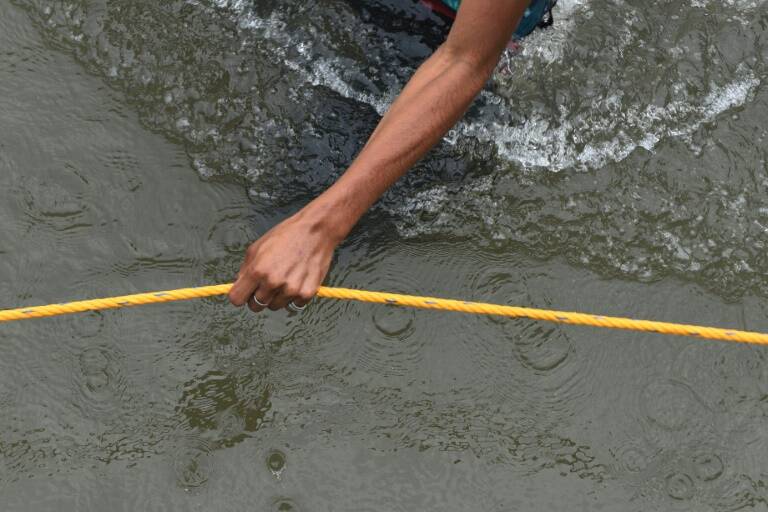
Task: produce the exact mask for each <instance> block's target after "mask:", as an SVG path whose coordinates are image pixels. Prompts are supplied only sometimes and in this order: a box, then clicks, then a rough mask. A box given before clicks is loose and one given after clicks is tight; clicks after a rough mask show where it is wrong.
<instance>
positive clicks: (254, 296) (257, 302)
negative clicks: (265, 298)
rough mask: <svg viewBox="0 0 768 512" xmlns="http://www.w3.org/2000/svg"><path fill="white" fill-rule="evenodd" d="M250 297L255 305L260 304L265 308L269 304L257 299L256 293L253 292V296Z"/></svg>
mask: <svg viewBox="0 0 768 512" xmlns="http://www.w3.org/2000/svg"><path fill="white" fill-rule="evenodd" d="M251 298H252V299H253V302H255V303H256V305H257V306H260V307H262V308H266V307H268V306H269V303H267V304H264V303H263V302H261V301H260V300H259V299H257V298H256V294H255V293H254V294H253V297H251Z"/></svg>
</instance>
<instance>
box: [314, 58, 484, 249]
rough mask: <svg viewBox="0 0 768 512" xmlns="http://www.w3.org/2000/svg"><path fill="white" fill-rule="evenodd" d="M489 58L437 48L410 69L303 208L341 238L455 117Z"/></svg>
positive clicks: (478, 82) (471, 95) (478, 87)
mask: <svg viewBox="0 0 768 512" xmlns="http://www.w3.org/2000/svg"><path fill="white" fill-rule="evenodd" d="M492 69H493V63H492V62H491V63H479V62H473V61H470V60H466V59H463V58H461V57H459V56H456V55H455V54H453V53H452V52H451V50H450V49H448V48H446V47H441V48H440V49H438V50H437V51H436V52H435V53H434V54H433V55H432V56H431V57H430V58H429V59H428V60H427V61H426V62H425V63H424V64H423V65H422V66H421V67H420V68H419V70H418V71H417V72H416V74H414V76H413V78H412V79H411V80H410V82H409V83H408V85H407V86H406V87H405V89H404V90H403V91H402V93H401V94H400V96H399V97H398V98H397V100H396V101H395V102H394V103H393V104H392V106H391V107H390V109H389V111H388V112H387V113H386V115H385V116H384V117H383V118H382V120H381V122H380V123H379V125H378V127H377V128H376V130H375V131H374V133H373V134H372V135H371V137H370V139H369V140H368V143H367V144H366V145H365V147H364V148H363V150H362V151H361V152H360V154H359V155H358V157H357V158H356V159H355V161H354V162H353V163H352V165H351V166H350V167H349V169H348V170H347V172H346V173H345V174H344V175H343V176H342V177H341V178H340V179H339V180H338V181H337V182H336V183H335V184H334V185H333V186H332V187H331V188H329V189H328V190H327V191H326V192H324V193H323V194H322V195H321V196H319V197H318V198H317V199H315V200H314V201H313V202H312V203H310V204H309V205H308V206H307V208H306V210H307V214H309V215H311V216H312V217H313V218H314V220H316V221H317V222H318V223H319V224H322V225H323V229H328V230H330V232H331V236H334V237H337V238H338V239H339V240H341V239H343V238H344V237H345V236H346V235H347V233H348V232H349V231H350V230H351V229H352V227H353V226H354V225H355V223H356V222H357V221H358V219H359V218H360V216H362V215H363V213H365V211H366V210H368V208H370V206H371V205H372V204H373V203H374V202H376V200H377V199H378V198H379V197H381V195H382V194H383V193H384V192H385V191H386V190H387V189H388V188H389V187H390V186H392V184H393V183H394V182H395V181H397V179H398V178H400V177H401V176H402V175H403V174H405V173H406V172H407V171H408V169H409V168H410V167H411V166H412V165H413V164H414V163H416V162H417V161H418V160H419V159H421V157H423V156H424V154H425V153H426V152H427V151H429V149H430V148H431V147H432V146H433V145H434V144H435V143H437V141H439V140H440V138H441V137H442V136H443V135H444V134H445V133H446V132H447V131H448V130H449V129H450V128H451V127H452V126H453V125H454V124H455V123H456V121H458V119H459V118H460V117H461V115H462V114H463V113H464V111H465V110H466V109H467V107H468V106H469V104H470V103H471V102H472V100H473V99H474V97H475V96H476V95H477V94H478V92H479V91H480V90H481V89H482V87H483V84H484V83H485V81H486V80H487V79H488V76H489V75H490V72H491V70H492Z"/></svg>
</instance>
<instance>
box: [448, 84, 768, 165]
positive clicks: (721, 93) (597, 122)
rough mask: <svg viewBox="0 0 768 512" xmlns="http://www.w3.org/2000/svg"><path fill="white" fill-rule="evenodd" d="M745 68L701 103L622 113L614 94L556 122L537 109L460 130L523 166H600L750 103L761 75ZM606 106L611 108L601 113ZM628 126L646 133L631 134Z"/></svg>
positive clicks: (468, 124) (688, 132)
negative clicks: (516, 119)
mask: <svg viewBox="0 0 768 512" xmlns="http://www.w3.org/2000/svg"><path fill="white" fill-rule="evenodd" d="M740 73H741V76H739V77H738V78H736V79H734V80H733V81H732V82H729V83H727V84H726V85H724V86H722V87H718V86H716V85H712V86H711V87H710V92H709V93H708V94H707V96H706V97H705V98H704V99H703V100H702V102H701V104H699V105H695V104H693V103H687V102H684V101H680V100H677V101H672V102H670V103H669V104H667V105H666V106H665V107H657V106H655V105H650V106H648V107H645V108H644V109H641V108H638V107H633V106H629V107H625V111H624V112H622V113H621V114H614V112H615V109H614V108H612V104H613V103H614V102H615V101H616V98H615V97H613V96H611V97H607V98H605V99H603V100H602V101H598V102H596V103H595V105H594V108H593V109H592V110H591V112H590V113H588V114H582V115H579V116H576V117H572V116H571V115H570V114H569V113H567V112H565V111H561V112H560V115H559V118H558V119H557V126H556V127H552V126H551V125H550V121H549V120H548V119H546V118H545V117H544V116H542V115H541V114H539V113H536V112H533V113H531V114H530V115H529V117H528V118H527V119H526V120H525V121H524V122H523V123H522V124H521V125H518V126H511V125H507V124H502V123H498V122H495V121H490V122H488V121H482V122H479V121H464V122H462V123H460V124H459V126H458V127H457V131H458V132H460V133H461V134H463V135H465V136H473V137H477V138H478V139H479V140H482V141H486V142H489V143H493V144H495V145H496V148H497V150H498V153H499V155H500V156H501V157H502V158H504V159H506V160H508V161H511V162H517V163H518V164H520V165H522V166H523V167H527V168H531V167H544V168H547V169H549V170H553V171H560V170H563V169H568V168H578V169H586V168H589V169H597V168H600V167H603V166H604V165H605V164H607V163H609V162H612V161H613V162H619V161H621V160H623V159H625V158H627V157H628V156H629V155H630V154H631V153H632V152H633V151H634V150H635V149H637V148H644V149H646V150H648V151H652V150H653V149H654V148H655V147H656V145H657V144H658V143H659V141H661V140H663V139H664V138H666V137H686V136H689V135H691V134H693V133H694V132H695V131H696V130H698V129H699V128H700V127H701V126H702V125H703V124H705V123H709V122H712V121H713V120H714V119H715V118H716V117H718V116H719V115H720V114H722V113H723V112H725V111H727V110H729V109H731V108H734V107H736V106H740V105H743V104H744V103H746V101H747V100H748V98H749V97H750V95H751V94H752V93H753V92H754V91H755V90H756V89H757V87H758V86H759V85H760V80H759V79H758V78H756V77H755V76H754V74H753V73H752V72H751V71H748V70H741V72H740ZM605 112H608V114H607V115H604V116H603V117H601V116H600V114H601V113H605ZM629 131H631V132H635V133H638V132H639V133H641V134H642V135H640V136H635V137H631V136H630V135H628V133H627V132H629ZM582 138H583V139H586V140H587V142H586V143H585V144H584V145H583V147H581V148H580V147H579V146H580V145H579V144H576V143H574V142H573V141H574V140H579V139H582ZM600 139H609V140H603V141H600ZM590 140H591V141H590Z"/></svg>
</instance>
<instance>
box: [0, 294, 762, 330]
mask: <svg viewBox="0 0 768 512" xmlns="http://www.w3.org/2000/svg"><path fill="white" fill-rule="evenodd" d="M230 288H232V285H231V284H219V285H213V286H201V287H198V288H181V289H178V290H168V291H162V292H150V293H138V294H135V295H123V296H120V297H109V298H104V299H91V300H83V301H78V302H67V303H64V304H50V305H47V306H33V307H26V308H18V309H6V310H0V322H10V321H14V320H24V319H29V318H41V317H48V316H58V315H66V314H70V313H81V312H84V311H97V310H101V309H114V308H125V307H130V306H139V305H142V304H155V303H160V302H172V301H178V300H188V299H199V298H203V297H213V296H217V295H226V294H227V293H229V290H230ZM317 297H323V298H328V299H342V300H357V301H362V302H374V303H379V304H392V305H395V306H405V307H414V308H422V309H436V310H441V311H459V312H462V313H473V314H478V315H499V316H507V317H514V318H530V319H532V320H546V321H548V322H556V323H561V324H572V325H589V326H592V327H607V328H611V329H627V330H632V331H644V332H655V333H660V334H673V335H678V336H695V337H698V338H707V339H712V340H722V341H734V342H739V343H752V344H757V345H768V334H762V333H758V332H748V331H738V330H734V329H718V328H716V327H703V326H698V325H686V324H675V323H668V322H654V321H650V320H634V319H631V318H621V317H614V316H602V315H591V314H586V313H575V312H569V311H553V310H547V309H534V308H524V307H518V306H502V305H499V304H487V303H482V302H466V301H461V300H451V299H440V298H437V297H419V296H414V295H401V294H396V293H386V292H372V291H366V290H353V289H349V288H329V287H325V286H321V287H320V289H319V290H318V291H317Z"/></svg>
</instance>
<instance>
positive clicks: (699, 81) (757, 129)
mask: <svg viewBox="0 0 768 512" xmlns="http://www.w3.org/2000/svg"><path fill="white" fill-rule="evenodd" d="M558 10H559V14H558V17H557V20H558V23H557V24H556V25H555V28H553V29H552V30H548V31H545V32H540V33H537V34H536V35H535V36H534V37H533V38H531V39H530V40H527V41H526V42H525V45H524V47H523V50H522V55H521V56H518V57H515V58H509V57H505V59H504V61H503V62H502V64H501V65H500V68H499V70H498V72H497V74H496V75H495V77H494V79H493V80H492V81H491V83H489V84H488V87H487V88H486V90H485V91H484V93H483V94H482V96H481V98H480V99H479V101H478V102H477V103H476V104H475V105H474V106H473V107H472V109H471V110H470V112H469V113H468V115H467V117H466V118H465V120H464V121H462V123H461V124H460V125H459V126H458V127H457V128H456V129H455V130H453V131H452V132H451V133H450V134H449V135H448V136H447V137H446V138H445V140H444V143H443V144H442V145H441V146H440V147H438V148H437V149H436V150H435V151H433V152H432V153H431V154H430V156H429V157H428V158H427V159H426V161H425V162H423V163H422V164H420V165H419V166H418V167H417V169H416V170H415V171H414V172H413V173H411V174H410V175H409V177H408V178H407V179H405V180H403V183H401V184H399V185H398V186H397V187H396V188H395V189H394V190H393V191H391V192H390V193H389V194H387V196H386V197H385V198H384V200H383V201H382V202H381V203H380V204H379V205H378V206H377V207H376V209H375V210H374V211H373V212H372V213H371V215H369V216H368V217H366V218H365V219H364V220H363V221H362V223H361V226H360V229H359V230H358V231H357V232H356V233H355V234H354V235H353V237H352V238H351V239H350V241H348V242H347V243H346V244H345V246H344V247H343V248H342V249H341V250H340V252H339V256H338V261H337V263H336V266H335V268H334V270H333V272H332V274H331V276H330V278H329V280H330V282H331V283H332V284H344V285H348V286H356V287H361V288H370V289H382V290H391V291H394V292H406V293H409V292H416V293H423V294H427V295H438V296H449V297H461V298H467V299H477V300H484V301H492V302H499V303H508V304H525V305H533V306H540V307H554V308H558V309H576V310H587V311H595V312H599V313H604V314H631V315H633V316H638V317H648V318H659V319H661V320H677V321H688V322H699V323H709V324H713V325H732V326H734V327H738V328H745V329H751V330H768V321H767V320H765V318H766V307H765V303H764V301H763V300H762V298H760V297H762V296H764V295H765V278H764V276H765V275H766V270H768V268H766V265H767V263H766V259H765V258H764V256H763V252H764V249H765V247H764V244H765V243H766V238H765V237H766V228H765V227H764V226H765V225H766V222H768V221H766V219H764V217H765V216H766V211H768V210H766V209H767V208H768V205H767V204H765V201H766V199H765V198H766V194H765V187H766V186H767V185H768V181H766V179H765V173H766V153H765V149H764V144H762V142H764V141H765V138H766V133H767V132H766V129H765V126H764V118H765V113H766V104H767V103H766V100H767V99H768V97H766V93H765V85H764V84H765V83H766V76H767V75H766V67H765V58H764V53H765V41H766V38H765V27H766V21H767V20H766V11H765V2H762V1H759V0H744V1H732V2H726V3H721V2H708V1H699V0H695V1H694V0H691V1H685V2H677V3H669V4H663V5H654V6H653V8H649V7H648V6H647V3H641V2H634V1H627V2H622V3H619V4H616V3H612V2H607V1H602V0H590V1H587V0H572V1H567V0H560V2H559V4H558ZM446 29H447V27H446V26H445V24H444V22H443V21H442V20H440V19H438V18H437V17H435V16H434V15H432V14H430V13H429V12H427V11H425V10H424V9H423V8H422V7H421V6H420V5H419V4H418V3H417V2H415V1H411V0H373V1H370V2H364V3H359V2H349V1H345V0H334V1H330V2H303V3H295V4H292V3H290V2H288V3H285V2H283V3H270V2H241V1H229V2H227V1H213V0H210V1H208V0H196V1H181V0H168V1H164V2H159V3H158V2H148V1H146V2H145V1H117V2H105V1H103V0H67V1H63V2H59V1H56V2H53V1H49V0H16V1H15V3H14V5H13V6H11V5H9V4H7V3H6V4H5V5H2V6H0V48H4V51H3V52H0V119H2V120H3V121H2V123H0V218H1V219H2V220H3V226H4V228H3V230H2V232H1V233H0V301H2V303H1V304H0V307H11V306H16V305H19V304H31V303H47V302H52V301H58V300H64V299H67V298H75V297H81V296H98V295H102V294H105V293H121V292H126V293H127V292H132V291H138V290H146V289H159V288H166V287H177V286H187V285H194V284H198V283H209V282H219V281H228V280H230V279H231V277H232V275H233V274H234V272H235V271H236V269H237V266H238V264H239V259H240V254H241V253H242V250H243V249H244V247H246V245H247V243H248V242H249V241H250V240H252V239H253V238H254V237H256V236H257V235H258V234H259V233H261V232H263V231H264V230H265V229H266V228H268V227H269V226H271V225H272V224H274V223H275V222H276V221H277V220H279V219H281V218H283V217H284V216H285V215H286V214H288V213H289V212H290V211H293V210H295V208H297V207H298V205H299V204H301V202H303V201H305V200H306V199H307V198H308V197H310V196H311V195H313V194H316V193H318V192H319V191H320V190H321V189H322V188H323V187H324V186H326V185H327V184H328V183H330V182H331V181H332V180H333V179H334V178H335V176H337V175H338V173H339V172H341V170H342V169H343V167H344V165H345V164H346V163H347V162H348V161H349V160H350V158H351V157H352V156H353V155H354V153H355V151H357V149H358V148H359V147H360V145H361V144H362V143H363V142H364V138H365V134H367V133H368V132H370V130H371V129H372V127H373V126H374V124H375V122H376V120H377V119H378V116H379V115H380V114H381V113H382V112H383V111H384V110H385V109H386V107H387V105H388V103H389V101H391V99H392V98H393V97H394V95H395V94H396V93H397V91H398V90H399V89H400V87H402V84H403V83H404V81H405V80H406V79H407V77H408V76H409V74H410V73H411V72H412V71H413V69H414V68H415V67H416V66H417V65H418V63H419V62H420V61H421V60H422V59H423V58H424V57H425V56H426V55H428V54H429V52H430V51H431V49H432V48H434V47H436V46H437V45H438V44H439V43H440V41H441V40H442V38H443V37H444V34H445V31H446ZM73 56H74V58H75V59H76V60H75V59H73ZM76 61H77V62H76ZM78 62H79V64H78ZM105 84H106V86H105ZM190 164H191V165H190ZM0 340H2V344H3V345H2V346H3V350H2V357H0V418H2V419H0V493H2V496H3V502H4V504H5V505H4V506H5V509H7V510H53V509H56V510H105V509H108V508H115V507H117V508H118V509H127V510H142V509H143V510H154V509H158V508H164V509H167V510H190V509H201V510H202V509H206V510H254V509H257V510H313V509H334V510H381V508H382V504H387V506H389V507H390V508H392V509H393V510H433V509H445V510H475V509H488V510H540V509H562V510H592V509H594V508H597V507H598V506H603V507H604V508H609V509H611V510H613V509H615V510H635V509H643V510H657V509H658V510H669V509H672V510H678V509H681V510H735V509H740V508H744V507H748V506H750V505H751V506H753V507H754V506H765V504H766V493H765V488H766V483H765V481H764V477H763V473H764V472H763V470H762V468H763V466H764V460H765V457H766V455H768V438H767V437H766V436H765V435H764V429H763V428H762V423H763V420H764V417H765V415H766V414H767V413H768V410H766V408H765V405H764V402H765V396H766V392H768V380H767V379H768V374H767V373H766V370H765V368H766V367H768V366H766V364H765V361H764V359H765V358H766V354H765V353H764V351H763V350H762V349H759V348H754V347H744V346H732V345H724V344H719V343H708V342H701V341H696V340H681V339H676V338H661V337H656V336H651V335H641V334H635V333H614V332H610V333H608V332H596V331H594V330H590V329H582V328H575V327H563V326H552V325H544V324H540V323H532V322H529V321H526V320H522V319H519V320H499V319H493V318H480V317H472V316H467V315H457V314H445V313H438V312H424V311H421V312H418V311H412V310H404V309H398V308H393V307H386V306H381V307H378V306H371V305H363V304H352V303H344V302H332V301H317V302H316V303H315V304H313V305H312V307H310V308H308V309H307V311H306V312H305V313H303V314H302V315H295V316H288V315H286V314H283V313H277V314H272V315H262V316H254V315H248V314H246V313H244V312H238V311H234V310H232V309H231V308H229V307H227V306H226V305H225V303H224V301H221V300H203V301H196V302H189V303H182V304H168V305H163V306H158V307H155V308H147V309H134V310H126V311H117V312H108V313H99V314H88V315H82V316H77V317H72V318H60V319H51V320H44V321H42V320H41V321H39V322H29V323H24V324H23V325H10V324H9V325H6V326H3V327H2V329H0Z"/></svg>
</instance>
